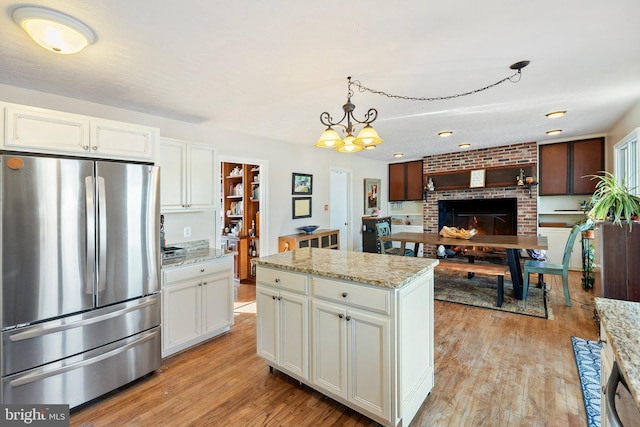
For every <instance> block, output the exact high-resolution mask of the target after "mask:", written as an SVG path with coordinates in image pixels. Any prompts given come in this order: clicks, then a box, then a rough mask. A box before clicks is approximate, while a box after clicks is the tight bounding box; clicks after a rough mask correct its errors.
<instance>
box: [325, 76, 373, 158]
mask: <svg viewBox="0 0 640 427" xmlns="http://www.w3.org/2000/svg"><path fill="white" fill-rule="evenodd" d="M347 81H348V86H347V103H346V104H344V105H343V106H342V111H344V115H343V116H342V118H341V119H340V120H338V121H337V122H334V121H333V118H332V117H331V115H330V114H329V113H327V112H324V113H322V114H320V123H322V124H323V125H325V126H327V129H326V130H325V131H324V132H323V133H322V135H321V136H320V139H319V140H318V141H317V142H316V144H315V146H316V147H320V148H335V149H336V150H337V151H338V152H340V153H356V152H358V151H362V150H363V147H367V148H368V147H373V146H374V145H378V144H382V142H383V141H382V139H381V138H380V137H379V136H378V132H376V131H375V129H373V128H372V127H371V123H373V122H374V121H375V120H376V119H377V118H378V111H376V110H375V109H374V108H370V109H369V111H367V114H365V116H364V120H358V119H356V118H355V117H353V110H355V108H356V106H355V105H353V104H352V103H351V97H352V96H353V91H352V90H351V85H352V83H351V77H347ZM345 119H346V121H347V122H346V124H343V123H342V122H343V121H345ZM359 124H361V125H365V127H364V128H362V130H360V132H359V133H358V136H357V137H354V136H353V133H354V131H355V126H356V125H359ZM332 126H340V127H342V128H343V129H344V132H345V133H346V134H347V136H346V137H345V138H344V140H343V139H342V138H340V135H339V134H338V132H336V131H335V130H334V129H333V128H332Z"/></svg>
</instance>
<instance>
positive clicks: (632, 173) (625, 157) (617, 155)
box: [613, 128, 640, 196]
mask: <svg viewBox="0 0 640 427" xmlns="http://www.w3.org/2000/svg"><path fill="white" fill-rule="evenodd" d="M639 134H640V128H635V129H634V130H633V131H632V132H631V133H630V134H629V135H627V136H625V137H624V138H623V139H622V140H621V141H620V142H618V143H617V144H616V145H614V146H613V153H614V169H613V174H614V175H615V176H616V178H618V179H624V182H625V184H626V185H627V187H628V188H629V189H631V191H632V193H633V194H635V195H636V196H640V188H639V187H640V176H639V175H640V171H638V168H639V167H640V159H639V158H638V154H639V152H638V135H639Z"/></svg>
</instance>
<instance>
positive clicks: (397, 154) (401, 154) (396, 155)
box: [393, 153, 404, 158]
mask: <svg viewBox="0 0 640 427" xmlns="http://www.w3.org/2000/svg"><path fill="white" fill-rule="evenodd" d="M403 156H404V153H393V157H396V158H399V157H403Z"/></svg>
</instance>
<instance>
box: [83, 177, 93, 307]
mask: <svg viewBox="0 0 640 427" xmlns="http://www.w3.org/2000/svg"><path fill="white" fill-rule="evenodd" d="M84 186H85V191H86V193H85V194H86V197H85V202H86V207H85V209H86V215H85V216H86V219H87V260H86V262H87V264H86V270H85V271H86V275H87V277H86V278H85V293H87V294H93V276H94V273H95V272H94V269H93V268H94V267H93V266H94V265H95V256H96V212H95V207H94V198H93V196H94V189H93V177H91V176H87V177H85V178H84Z"/></svg>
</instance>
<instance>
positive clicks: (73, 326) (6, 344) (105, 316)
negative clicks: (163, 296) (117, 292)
mask: <svg viewBox="0 0 640 427" xmlns="http://www.w3.org/2000/svg"><path fill="white" fill-rule="evenodd" d="M159 324H160V294H155V295H151V296H148V297H145V298H139V299H135V300H132V301H127V302H123V303H120V304H114V305H112V306H109V307H105V308H101V309H98V310H93V311H90V312H87V313H83V314H79V315H75V316H69V317H64V318H61V319H56V320H52V321H49V322H44V323H39V324H37V325H31V326H27V327H24V328H18V329H12V330H7V331H4V332H3V333H2V358H3V364H2V376H3V377H4V376H6V375H10V374H13V373H16V372H20V371H24V370H26V369H31V368H34V367H37V366H41V365H44V364H47V363H50V362H53V361H56V360H60V359H64V358H66V357H69V356H73V355H75V354H79V353H83V352H85V351H89V350H92V349H94V348H97V347H100V346H102V345H105V344H109V343H111V342H114V341H118V340H120V339H122V338H126V337H128V336H131V335H134V334H137V333H139V332H142V331H145V330H147V329H151V328H153V327H155V326H158V325H159ZM47 403H48V402H47Z"/></svg>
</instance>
